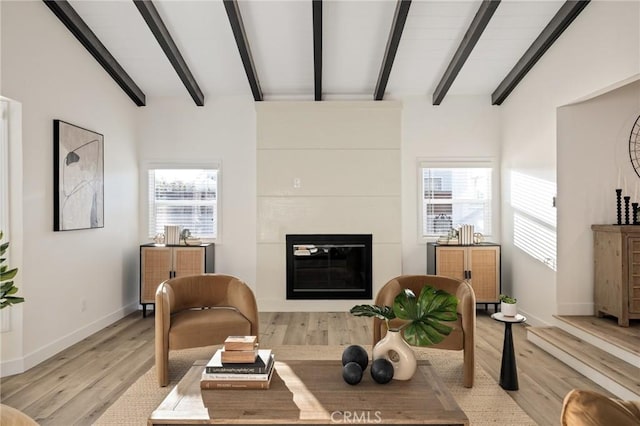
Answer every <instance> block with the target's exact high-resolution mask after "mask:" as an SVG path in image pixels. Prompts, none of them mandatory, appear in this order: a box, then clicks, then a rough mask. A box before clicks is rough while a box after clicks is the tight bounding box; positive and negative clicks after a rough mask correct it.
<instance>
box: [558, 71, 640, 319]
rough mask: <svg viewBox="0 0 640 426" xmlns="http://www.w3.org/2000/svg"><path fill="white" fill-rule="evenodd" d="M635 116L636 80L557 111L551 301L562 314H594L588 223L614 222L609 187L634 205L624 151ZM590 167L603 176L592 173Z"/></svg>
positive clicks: (635, 187) (639, 98) (633, 180)
mask: <svg viewBox="0 0 640 426" xmlns="http://www.w3.org/2000/svg"><path fill="white" fill-rule="evenodd" d="M638 115H640V82H635V83H630V84H628V85H625V86H624V87H622V88H618V89H616V90H612V91H610V92H607V93H606V94H603V95H600V96H597V97H595V98H593V99H590V100H588V101H585V102H580V103H578V104H576V105H570V106H566V107H563V108H560V109H559V111H558V164H559V165H562V166H563V168H562V170H561V171H559V173H558V193H559V194H561V197H560V200H559V201H560V204H559V205H558V218H559V221H560V222H561V223H562V224H563V226H562V228H560V229H559V230H558V231H559V237H561V239H560V242H559V247H558V248H559V250H560V256H561V257H562V258H563V259H564V264H563V268H561V269H559V270H558V283H559V285H558V289H557V297H558V311H559V312H561V313H563V314H585V313H586V314H589V315H592V314H593V313H594V300H593V295H594V282H593V278H594V277H593V233H592V231H591V225H592V224H611V223H616V222H617V214H616V212H617V210H616V195H615V192H614V189H616V188H622V189H623V195H628V196H630V197H631V200H630V201H631V202H640V178H638V176H637V175H636V174H635V172H634V171H633V169H632V166H631V162H630V160H629V149H628V146H629V135H630V133H631V129H632V128H633V125H634V123H635V121H636V119H637V118H638ZM596 168H603V169H605V170H607V172H605V173H600V172H597V173H596V172H595V171H596ZM564 170H581V172H580V173H563V171H564ZM618 171H619V172H620V173H618ZM618 175H620V176H621V178H620V184H619V183H618ZM618 185H619V186H618ZM578 211H579V212H581V214H577V212H578ZM624 220H625V215H624V203H623V204H622V221H623V223H624ZM629 220H632V218H631V217H630V218H629ZM575 253H580V254H581V255H580V256H575V255H574V254H575ZM564 283H572V284H573V285H561V284H564Z"/></svg>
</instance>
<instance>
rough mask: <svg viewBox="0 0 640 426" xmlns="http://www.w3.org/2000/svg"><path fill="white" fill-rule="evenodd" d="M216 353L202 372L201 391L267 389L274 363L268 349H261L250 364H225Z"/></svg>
mask: <svg viewBox="0 0 640 426" xmlns="http://www.w3.org/2000/svg"><path fill="white" fill-rule="evenodd" d="M218 352H222V350H218V351H216V353H215V354H214V355H213V357H212V358H211V360H210V361H209V362H208V363H207V365H206V366H205V369H204V371H203V372H202V377H201V379H200V388H201V389H269V385H270V383H271V377H272V375H273V370H274V363H275V358H274V356H273V354H272V353H271V350H270V349H261V350H260V351H259V353H260V354H259V356H258V359H256V361H255V362H253V363H251V364H225V363H223V362H221V357H220V356H219V355H220V354H219V353H218Z"/></svg>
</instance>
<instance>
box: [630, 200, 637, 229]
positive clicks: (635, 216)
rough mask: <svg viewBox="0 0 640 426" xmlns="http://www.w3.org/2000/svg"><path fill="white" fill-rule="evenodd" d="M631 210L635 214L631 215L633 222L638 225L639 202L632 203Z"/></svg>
mask: <svg viewBox="0 0 640 426" xmlns="http://www.w3.org/2000/svg"><path fill="white" fill-rule="evenodd" d="M631 212H632V214H633V216H631V222H632V223H633V224H634V225H638V203H631Z"/></svg>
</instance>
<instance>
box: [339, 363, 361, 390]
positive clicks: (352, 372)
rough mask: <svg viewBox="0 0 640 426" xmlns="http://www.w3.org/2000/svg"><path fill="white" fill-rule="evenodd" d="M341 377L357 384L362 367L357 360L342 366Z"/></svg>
mask: <svg viewBox="0 0 640 426" xmlns="http://www.w3.org/2000/svg"><path fill="white" fill-rule="evenodd" d="M342 378H343V379H344V381H345V382H347V383H349V384H350V385H357V384H358V383H360V380H362V367H360V364H358V363H357V362H354V361H351V362H348V363H346V364H345V365H344V367H342Z"/></svg>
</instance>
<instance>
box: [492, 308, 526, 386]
mask: <svg viewBox="0 0 640 426" xmlns="http://www.w3.org/2000/svg"><path fill="white" fill-rule="evenodd" d="M491 318H492V319H494V320H496V321H500V322H503V323H504V344H503V346H502V365H501V366H500V386H502V389H505V390H518V368H517V367H516V355H515V353H514V350H513V335H512V333H511V324H514V323H516V324H517V323H521V322H525V321H526V320H527V318H526V317H525V316H523V315H520V314H517V315H516V316H515V317H508V316H505V315H504V314H503V313H502V312H496V313H495V314H493V315H491Z"/></svg>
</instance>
